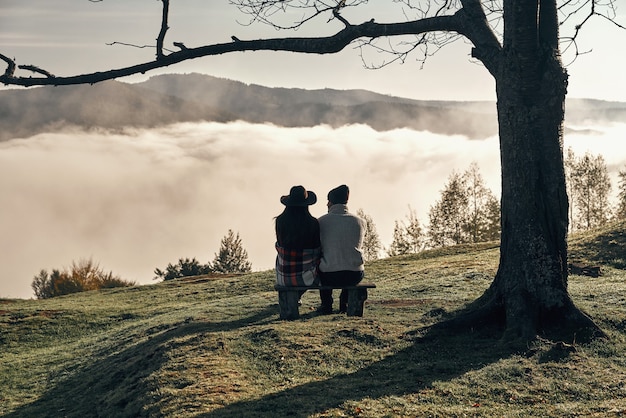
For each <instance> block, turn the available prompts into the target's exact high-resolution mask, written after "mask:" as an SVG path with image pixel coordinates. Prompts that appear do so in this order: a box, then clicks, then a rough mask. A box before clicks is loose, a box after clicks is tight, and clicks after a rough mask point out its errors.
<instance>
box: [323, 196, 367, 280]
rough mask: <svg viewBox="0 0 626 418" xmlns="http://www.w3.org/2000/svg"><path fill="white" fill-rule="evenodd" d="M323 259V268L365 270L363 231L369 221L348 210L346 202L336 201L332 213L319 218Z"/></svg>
mask: <svg viewBox="0 0 626 418" xmlns="http://www.w3.org/2000/svg"><path fill="white" fill-rule="evenodd" d="M319 223H320V240H321V241H322V260H321V262H320V270H321V271H323V272H332V271H342V270H351V271H362V270H363V255H362V254H361V248H362V246H363V233H364V231H365V223H364V222H363V220H362V219H361V218H359V217H358V216H356V215H353V214H351V213H349V212H348V207H347V206H346V205H342V204H336V205H332V206H331V207H330V208H329V209H328V213H327V214H326V215H323V216H321V217H320V218H319Z"/></svg>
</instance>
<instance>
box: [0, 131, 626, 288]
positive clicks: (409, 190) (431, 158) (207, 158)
mask: <svg viewBox="0 0 626 418" xmlns="http://www.w3.org/2000/svg"><path fill="white" fill-rule="evenodd" d="M625 132H626V128H625V125H620V126H613V127H606V128H602V129H601V130H598V129H596V130H595V131H593V132H592V133H589V131H586V132H585V133H584V134H582V133H581V134H575V133H572V134H570V135H569V136H568V138H566V144H565V145H566V146H568V145H569V146H572V147H573V149H574V151H575V152H576V153H577V154H578V153H580V154H582V153H584V152H585V151H587V150H589V151H590V152H592V153H594V154H598V153H601V154H603V155H604V156H605V159H606V160H607V164H608V165H609V169H610V170H611V171H612V175H613V178H616V173H617V170H618V169H619V168H622V167H623V166H624V164H625V163H626V150H623V149H624V148H623V147H621V146H620V145H619V143H620V141H621V138H625V137H626V136H625V135H624V133H625ZM473 161H475V162H477V163H478V165H479V167H480V170H481V173H482V175H483V177H484V178H485V180H486V182H487V185H488V186H489V187H490V188H491V189H492V190H493V191H494V193H495V194H496V195H499V176H500V167H499V150H498V143H497V139H496V138H490V139H487V140H483V141H475V140H474V141H472V140H467V139H466V138H464V137H448V136H442V135H434V134H431V133H428V132H415V131H411V130H394V131H389V132H375V131H373V130H371V129H370V128H369V127H367V126H361V125H354V126H349V127H344V128H341V129H331V128H329V127H324V126H318V127H314V128H289V129H288V128H279V127H275V126H270V125H252V124H246V123H232V124H218V123H203V124H178V125H172V126H170V127H168V128H165V129H160V130H133V131H127V132H125V133H123V134H111V133H107V132H88V133H87V132H82V131H80V132H66V133H63V134H42V135H38V136H35V137H32V138H28V139H16V140H12V141H8V142H3V143H0V193H1V194H2V202H3V205H2V206H3V207H2V217H1V218H0V253H1V254H2V259H3V262H2V264H1V266H0V297H20V298H28V297H32V290H31V289H30V283H31V281H32V278H33V276H34V275H36V274H37V273H38V272H39V270H41V269H46V270H48V271H50V270H51V269H53V268H63V267H67V266H69V265H70V264H71V263H72V261H78V260H79V259H84V258H90V257H91V258H93V260H95V261H97V262H98V263H99V264H100V266H101V267H102V268H103V269H105V270H106V271H113V273H114V274H116V275H120V276H121V277H122V278H124V279H127V280H135V281H137V282H139V283H142V284H146V283H151V282H152V278H153V276H154V274H153V271H154V269H155V268H156V267H159V268H163V267H165V266H166V265H167V263H170V262H176V261H177V260H178V259H179V258H181V257H189V258H191V257H195V258H196V259H198V260H199V261H200V262H203V263H204V262H208V261H211V260H212V259H213V257H214V253H215V252H217V251H218V248H219V243H220V240H221V238H222V237H223V236H224V235H225V234H226V232H227V231H228V229H233V230H234V231H237V232H239V233H240V236H241V238H242V241H243V244H244V246H245V248H246V249H247V251H248V254H249V257H250V261H251V262H252V267H253V269H254V270H265V269H270V268H272V265H273V260H274V249H273V243H274V235H273V218H274V217H275V216H276V215H278V214H279V213H280V212H281V211H282V208H283V207H282V205H281V204H280V203H279V197H280V196H281V195H283V194H287V193H288V191H289V188H290V187H291V186H292V185H296V184H302V185H304V186H305V187H307V188H309V189H311V190H314V191H315V192H316V193H317V194H318V196H319V198H320V199H319V201H318V203H317V204H316V205H315V206H313V207H312V208H311V211H312V213H313V214H314V215H315V216H320V215H322V214H323V213H324V212H325V209H326V206H325V201H326V199H325V196H326V193H327V192H328V190H329V189H331V188H333V187H335V186H337V185H339V184H342V183H345V184H348V185H349V186H350V188H351V199H350V202H349V207H350V208H351V209H352V210H353V211H356V210H357V209H359V208H362V209H363V210H364V211H365V212H366V213H368V214H369V215H370V216H372V218H373V220H374V223H375V224H376V227H377V230H378V232H379V234H380V236H381V239H382V240H383V242H384V244H385V245H388V244H389V243H390V241H391V235H392V232H393V223H394V221H395V220H400V219H403V218H404V217H405V216H406V214H407V213H408V210H409V206H410V207H411V208H413V209H415V210H416V211H417V213H418V216H419V217H420V219H421V220H422V222H424V223H425V222H426V220H427V212H428V208H429V207H430V205H432V204H433V203H434V202H435V200H436V199H438V198H439V193H440V191H441V189H442V188H443V186H444V184H445V182H446V180H447V178H448V176H449V175H450V174H451V173H452V171H453V170H456V171H458V172H462V171H464V170H465V169H467V168H468V166H469V165H470V163H471V162H473ZM614 186H615V187H616V183H615V185H614Z"/></svg>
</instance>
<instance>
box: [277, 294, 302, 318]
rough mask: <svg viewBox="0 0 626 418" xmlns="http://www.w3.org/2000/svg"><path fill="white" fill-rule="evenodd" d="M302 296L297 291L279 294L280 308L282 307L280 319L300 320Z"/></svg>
mask: <svg viewBox="0 0 626 418" xmlns="http://www.w3.org/2000/svg"><path fill="white" fill-rule="evenodd" d="M299 300H300V294H299V292H297V291H286V290H281V291H279V292H278V306H279V307H280V319H288V320H291V319H298V318H300V312H299V311H298V301H299Z"/></svg>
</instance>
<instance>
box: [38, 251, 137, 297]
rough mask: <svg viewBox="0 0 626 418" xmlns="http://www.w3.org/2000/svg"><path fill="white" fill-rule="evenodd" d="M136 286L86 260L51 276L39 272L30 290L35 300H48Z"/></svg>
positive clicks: (45, 272) (56, 271) (73, 263)
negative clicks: (74, 294) (93, 291)
mask: <svg viewBox="0 0 626 418" xmlns="http://www.w3.org/2000/svg"><path fill="white" fill-rule="evenodd" d="M136 285H137V283H135V282H131V281H127V280H123V279H121V278H119V277H117V276H114V275H113V273H112V272H109V273H106V272H104V270H102V269H101V268H100V266H99V265H98V264H97V263H94V262H93V260H91V259H88V260H80V261H79V262H78V263H76V262H72V266H71V267H70V269H65V270H63V271H60V270H52V274H48V272H47V271H46V270H41V271H40V272H39V274H38V275H36V276H35V277H34V278H33V282H32V283H31V288H32V289H33V291H34V293H35V296H36V297H37V299H48V298H52V297H55V296H61V295H68V294H70V293H78V292H84V291H87V290H96V289H105V288H108V289H110V288H114V287H128V286H136Z"/></svg>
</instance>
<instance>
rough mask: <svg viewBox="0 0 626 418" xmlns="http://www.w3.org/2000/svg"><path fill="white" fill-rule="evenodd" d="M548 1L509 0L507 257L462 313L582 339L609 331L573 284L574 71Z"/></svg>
mask: <svg viewBox="0 0 626 418" xmlns="http://www.w3.org/2000/svg"><path fill="white" fill-rule="evenodd" d="M543 3H547V5H546V4H542V5H541V6H542V7H543V10H541V11H539V10H538V9H535V10H533V8H532V7H530V8H529V7H525V8H521V7H519V6H518V5H516V1H515V0H509V1H508V2H505V19H506V22H507V30H506V31H505V41H504V45H503V50H502V55H501V56H500V58H501V60H500V65H499V68H498V71H497V73H496V74H495V78H496V89H497V98H498V123H499V136H500V158H501V164H502V236H501V245H500V251H501V252H500V266H499V269H498V272H497V274H496V278H495V280H494V281H493V283H492V285H491V286H490V288H489V289H488V290H487V291H486V292H485V294H484V295H483V296H482V297H480V298H479V299H478V300H476V301H475V302H474V303H473V304H472V306H471V307H470V313H471V314H470V315H469V316H466V317H465V320H467V319H471V320H472V321H473V322H474V323H476V322H477V321H478V322H487V323H493V322H497V323H499V324H502V325H504V326H505V334H504V335H505V338H506V339H509V340H510V339H512V340H517V339H523V340H529V339H533V338H535V337H536V336H537V335H543V336H546V337H549V338H555V339H562V340H568V341H573V340H579V341H580V340H586V339H589V338H591V337H592V336H594V335H598V334H602V332H601V330H600V329H599V328H598V327H597V326H596V325H595V324H594V322H593V321H592V320H591V319H590V318H589V317H588V316H587V315H585V314H584V313H582V312H581V311H580V310H579V309H578V308H577V307H576V306H575V305H574V303H573V302H572V300H571V298H570V296H569V294H568V291H567V274H568V271H567V230H568V199H567V193H566V186H565V171H564V167H563V146H562V138H563V130H562V126H563V119H564V103H565V95H566V89H567V74H566V72H565V70H564V69H563V66H562V64H561V61H560V57H559V54H558V45H557V36H556V33H558V31H557V30H556V27H555V26H556V21H548V20H544V21H541V16H542V15H541V13H539V14H538V12H543V13H544V14H545V13H546V12H554V10H552V11H550V10H546V9H547V8H548V7H547V6H552V4H554V0H547V1H544V2H543ZM527 4H528V3H526V5H527ZM507 6H508V10H509V12H508V14H507V9H506V7H507ZM537 7H539V2H537ZM553 14H554V15H556V13H553ZM538 15H539V16H540V19H539V20H538V19H537V16H538ZM549 16H551V14H549ZM539 23H541V24H539Z"/></svg>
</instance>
